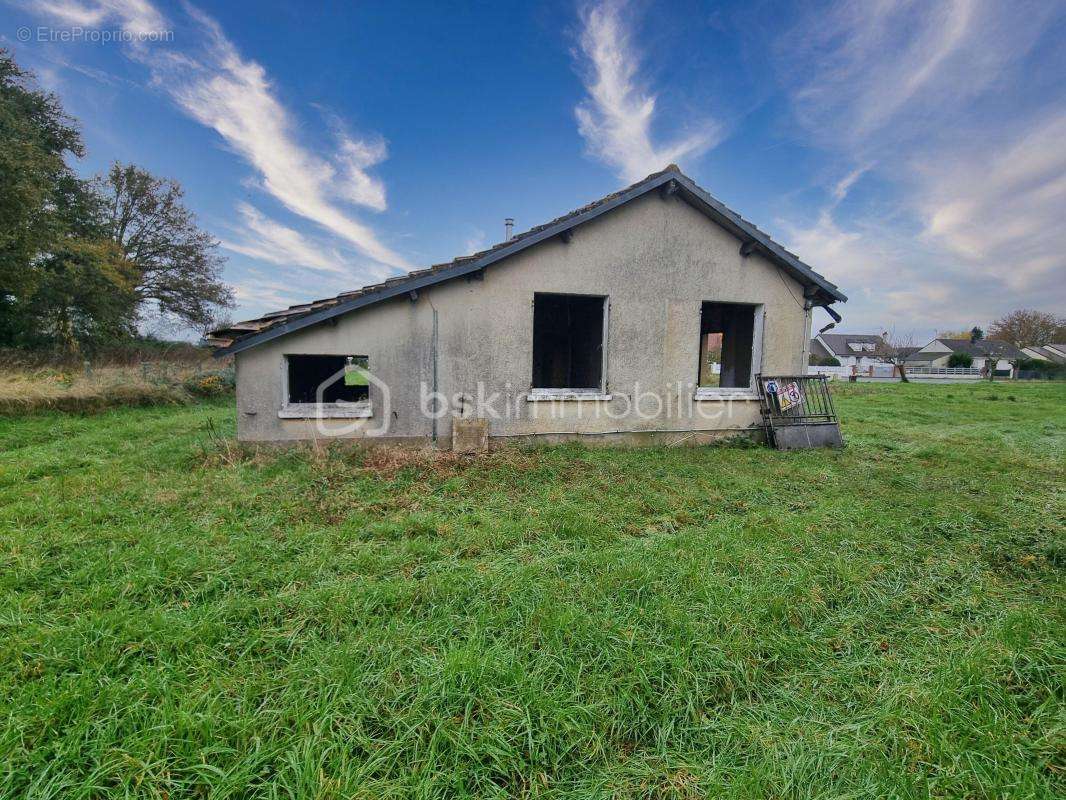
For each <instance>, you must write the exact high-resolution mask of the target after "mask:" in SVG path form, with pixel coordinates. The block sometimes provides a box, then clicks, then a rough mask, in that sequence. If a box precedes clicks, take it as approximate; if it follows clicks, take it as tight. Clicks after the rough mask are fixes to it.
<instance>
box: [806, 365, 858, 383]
mask: <svg viewBox="0 0 1066 800" xmlns="http://www.w3.org/2000/svg"><path fill="white" fill-rule="evenodd" d="M807 374H808V375H826V376H828V377H829V380H831V381H832V380H841V381H846V380H847V379H848V378H850V377H851V376H852V374H853V373H852V369H851V367H814V366H810V367H807Z"/></svg>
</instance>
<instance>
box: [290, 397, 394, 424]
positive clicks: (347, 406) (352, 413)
mask: <svg viewBox="0 0 1066 800" xmlns="http://www.w3.org/2000/svg"><path fill="white" fill-rule="evenodd" d="M372 416H374V409H373V407H372V406H371V403H370V401H369V400H367V401H365V402H362V403H286V404H285V405H283V406H282V407H281V408H280V409H279V410H278V419H368V418H370V417H372Z"/></svg>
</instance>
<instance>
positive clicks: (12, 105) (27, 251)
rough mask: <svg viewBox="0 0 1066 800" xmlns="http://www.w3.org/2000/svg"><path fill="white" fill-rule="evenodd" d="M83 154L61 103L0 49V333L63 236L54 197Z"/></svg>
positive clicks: (9, 330)
mask: <svg viewBox="0 0 1066 800" xmlns="http://www.w3.org/2000/svg"><path fill="white" fill-rule="evenodd" d="M83 152H84V149H83V146H82V141H81V136H80V134H79V133H78V130H77V128H76V127H75V125H74V122H73V120H71V119H70V118H69V117H68V116H66V114H64V113H63V109H62V107H61V106H60V104H59V100H58V99H56V97H55V96H54V95H51V94H48V93H45V92H42V91H40V90H39V89H37V88H36V87H35V86H34V85H33V81H32V76H31V75H29V73H26V72H24V71H22V70H21V69H19V67H18V65H17V64H15V62H14V60H13V59H12V58H11V55H10V53H8V52H7V51H5V50H0V314H3V317H4V318H3V319H2V320H0V335H6V336H7V337H10V336H11V335H13V333H14V325H13V324H12V321H11V318H10V315H11V314H13V313H15V306H16V305H17V303H18V301H19V300H20V298H24V297H25V296H26V294H27V293H28V292H30V291H32V287H33V283H34V278H35V272H34V271H33V270H32V269H31V265H32V262H33V260H34V258H36V257H37V255H38V254H39V253H41V252H42V251H45V250H47V249H48V248H49V246H50V245H51V243H52V242H53V241H54V240H55V238H56V236H57V235H58V234H59V233H60V232H61V227H62V220H60V219H58V218H57V214H56V209H57V207H58V206H60V205H61V203H60V198H59V197H58V195H60V194H62V193H63V192H64V191H66V190H69V187H70V184H71V182H72V181H74V180H76V179H75V177H74V174H73V172H72V171H71V169H70V167H69V166H67V163H66V160H65V158H66V156H67V155H74V156H79V157H80V156H81V155H82V154H83ZM5 323H6V324H5Z"/></svg>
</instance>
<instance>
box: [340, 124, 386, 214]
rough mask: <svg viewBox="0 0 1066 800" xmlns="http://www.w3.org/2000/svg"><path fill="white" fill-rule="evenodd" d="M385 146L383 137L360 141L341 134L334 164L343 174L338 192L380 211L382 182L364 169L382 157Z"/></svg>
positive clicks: (382, 206)
mask: <svg viewBox="0 0 1066 800" xmlns="http://www.w3.org/2000/svg"><path fill="white" fill-rule="evenodd" d="M386 155H387V148H386V146H385V141H384V140H383V139H377V140H370V141H364V140H362V139H353V138H352V137H350V136H347V135H342V136H341V137H340V142H339V153H338V155H337V161H338V164H339V165H340V166H341V168H342V174H343V176H344V178H345V180H344V181H343V183H342V184H341V186H342V189H341V196H342V197H345V198H347V199H348V200H351V201H352V202H353V203H358V204H359V205H361V206H367V207H368V208H373V209H374V210H375V211H384V210H385V208H386V202H385V185H384V184H383V183H382V182H381V181H380V180H378V179H377V178H373V177H371V176H370V175H368V174H367V170H368V169H369V168H370V167H373V166H374V165H376V164H380V163H381V162H382V161H384V160H385V156H386Z"/></svg>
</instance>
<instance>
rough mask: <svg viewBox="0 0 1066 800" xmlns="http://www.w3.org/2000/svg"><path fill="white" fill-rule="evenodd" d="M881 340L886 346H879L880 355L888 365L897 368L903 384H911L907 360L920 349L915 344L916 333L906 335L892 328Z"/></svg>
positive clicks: (882, 335)
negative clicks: (916, 349)
mask: <svg viewBox="0 0 1066 800" xmlns="http://www.w3.org/2000/svg"><path fill="white" fill-rule="evenodd" d="M881 338H882V339H883V340H884V342H885V343H884V345H878V355H879V356H880V357H881V358H883V359H884V360H885V361H886V362H887V363H889V364H892V365H894V366H895V367H896V371H897V372H898V373H899V379H900V380H901V381H902V382H903V383H910V379H909V378H908V377H907V366H906V360H907V356H909V355H910V354H911V353H912V352H914V350H915V348H916V347H918V345H916V344H915V341H916V339H917V337H915V335H914V332H913V331H911V332H907V333H904V332H901V331H897V330H896V329H895V328H891V329H889V330H887V331H885V332H884V333H882V334H881Z"/></svg>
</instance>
